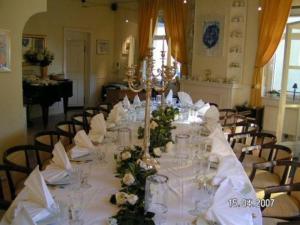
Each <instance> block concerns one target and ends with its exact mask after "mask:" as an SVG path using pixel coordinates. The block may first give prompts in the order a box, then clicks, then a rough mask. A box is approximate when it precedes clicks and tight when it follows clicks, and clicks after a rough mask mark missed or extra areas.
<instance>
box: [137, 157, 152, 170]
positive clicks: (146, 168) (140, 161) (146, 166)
mask: <svg viewBox="0 0 300 225" xmlns="http://www.w3.org/2000/svg"><path fill="white" fill-rule="evenodd" d="M137 164H138V165H139V166H140V167H141V168H142V169H144V170H149V169H151V167H149V166H148V165H147V163H145V162H144V161H142V160H140V159H138V160H137Z"/></svg>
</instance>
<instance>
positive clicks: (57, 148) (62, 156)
mask: <svg viewBox="0 0 300 225" xmlns="http://www.w3.org/2000/svg"><path fill="white" fill-rule="evenodd" d="M52 154H53V158H52V161H53V162H54V164H55V165H57V166H58V167H60V168H61V169H63V170H72V165H71V163H70V160H69V158H68V155H67V153H66V150H65V148H64V146H63V145H62V143H61V142H60V141H59V142H57V143H56V144H55V145H54V150H53V152H52Z"/></svg>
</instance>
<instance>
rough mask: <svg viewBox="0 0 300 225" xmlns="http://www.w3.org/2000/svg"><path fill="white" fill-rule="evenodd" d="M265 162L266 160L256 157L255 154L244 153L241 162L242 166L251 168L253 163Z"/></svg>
mask: <svg viewBox="0 0 300 225" xmlns="http://www.w3.org/2000/svg"><path fill="white" fill-rule="evenodd" d="M263 162H266V160H265V159H264V158H262V157H258V156H256V155H246V156H245V158H244V160H243V162H242V164H243V167H244V168H247V167H248V168H252V167H253V163H263Z"/></svg>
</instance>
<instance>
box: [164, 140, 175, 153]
mask: <svg viewBox="0 0 300 225" xmlns="http://www.w3.org/2000/svg"><path fill="white" fill-rule="evenodd" d="M173 148H174V144H173V142H172V141H169V142H168V143H167V144H166V152H172V151H173Z"/></svg>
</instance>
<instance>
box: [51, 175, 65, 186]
mask: <svg viewBox="0 0 300 225" xmlns="http://www.w3.org/2000/svg"><path fill="white" fill-rule="evenodd" d="M46 183H47V184H48V185H51V186H61V185H68V184H71V177H70V176H69V175H67V176H65V177H64V178H62V179H60V180H58V181H54V182H51V183H50V182H47V181H46Z"/></svg>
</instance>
